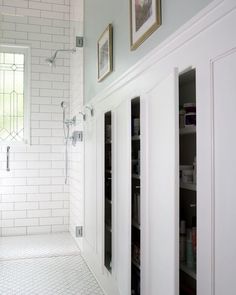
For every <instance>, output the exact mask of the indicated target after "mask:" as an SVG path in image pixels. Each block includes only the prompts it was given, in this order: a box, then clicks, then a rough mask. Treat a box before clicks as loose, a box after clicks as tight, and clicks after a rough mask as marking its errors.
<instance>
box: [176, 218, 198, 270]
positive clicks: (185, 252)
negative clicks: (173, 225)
mask: <svg viewBox="0 0 236 295" xmlns="http://www.w3.org/2000/svg"><path fill="white" fill-rule="evenodd" d="M179 232H180V239H179V243H180V244H179V249H180V252H179V259H180V264H182V265H185V267H186V268H187V269H188V270H190V271H192V272H195V273H196V258H197V229H196V216H194V217H193V218H192V227H191V228H187V229H186V221H185V220H181V222H180V230H179Z"/></svg>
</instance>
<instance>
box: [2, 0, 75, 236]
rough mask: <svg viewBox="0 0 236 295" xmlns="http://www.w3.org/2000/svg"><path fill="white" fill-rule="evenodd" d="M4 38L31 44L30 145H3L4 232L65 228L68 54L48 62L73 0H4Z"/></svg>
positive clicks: (60, 44)
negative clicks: (64, 113)
mask: <svg viewBox="0 0 236 295" xmlns="http://www.w3.org/2000/svg"><path fill="white" fill-rule="evenodd" d="M0 15H1V18H0V21H1V22H0V38H1V40H0V42H1V44H21V45H22V44H23V45H28V46H29V47H30V48H31V97H30V99H31V135H32V144H31V145H30V146H22V147H17V146H14V145H10V146H11V154H10V159H11V161H10V168H11V171H10V172H6V147H5V146H1V145H0V201H1V202H0V210H1V216H0V219H1V224H0V227H1V234H2V235H3V236H9V235H25V234H28V235H29V234H38V233H51V232H59V231H67V230H68V225H69V193H68V192H69V189H68V186H67V185H64V145H63V142H64V139H63V132H62V110H61V107H60V103H61V101H62V100H66V101H68V100H69V80H70V68H69V66H70V60H69V54H68V53H66V54H59V55H58V59H57V61H56V67H50V66H48V65H47V64H46V63H45V58H46V57H49V56H51V54H52V53H53V52H54V50H56V49H63V48H68V46H69V24H70V23H69V0H41V1H31V0H29V1H28V0H27V1H26V0H0Z"/></svg>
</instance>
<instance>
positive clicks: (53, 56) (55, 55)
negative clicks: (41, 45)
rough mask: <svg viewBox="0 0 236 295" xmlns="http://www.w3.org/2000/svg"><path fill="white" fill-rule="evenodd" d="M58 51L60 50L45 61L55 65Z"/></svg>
mask: <svg viewBox="0 0 236 295" xmlns="http://www.w3.org/2000/svg"><path fill="white" fill-rule="evenodd" d="M57 52H58V51H56V52H55V53H54V54H53V55H52V56H51V57H49V58H46V60H45V61H46V62H47V63H48V64H49V65H50V66H52V65H54V63H55V59H56V57H57Z"/></svg>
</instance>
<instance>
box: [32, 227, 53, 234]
mask: <svg viewBox="0 0 236 295" xmlns="http://www.w3.org/2000/svg"><path fill="white" fill-rule="evenodd" d="M49 233H51V226H50V225H49V226H28V227H27V234H28V235H34V234H35V235H38V234H49Z"/></svg>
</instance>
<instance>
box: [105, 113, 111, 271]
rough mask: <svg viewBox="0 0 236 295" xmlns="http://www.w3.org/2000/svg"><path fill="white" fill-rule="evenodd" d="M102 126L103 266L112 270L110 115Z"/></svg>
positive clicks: (107, 114) (109, 114)
mask: <svg viewBox="0 0 236 295" xmlns="http://www.w3.org/2000/svg"><path fill="white" fill-rule="evenodd" d="M104 120H105V124H104V129H105V130H104V152H105V155H104V192H105V193H104V207H105V208H104V265H105V267H106V268H107V269H108V270H109V271H110V272H111V270H112V113H111V112H107V113H106V114H105V118H104Z"/></svg>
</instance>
